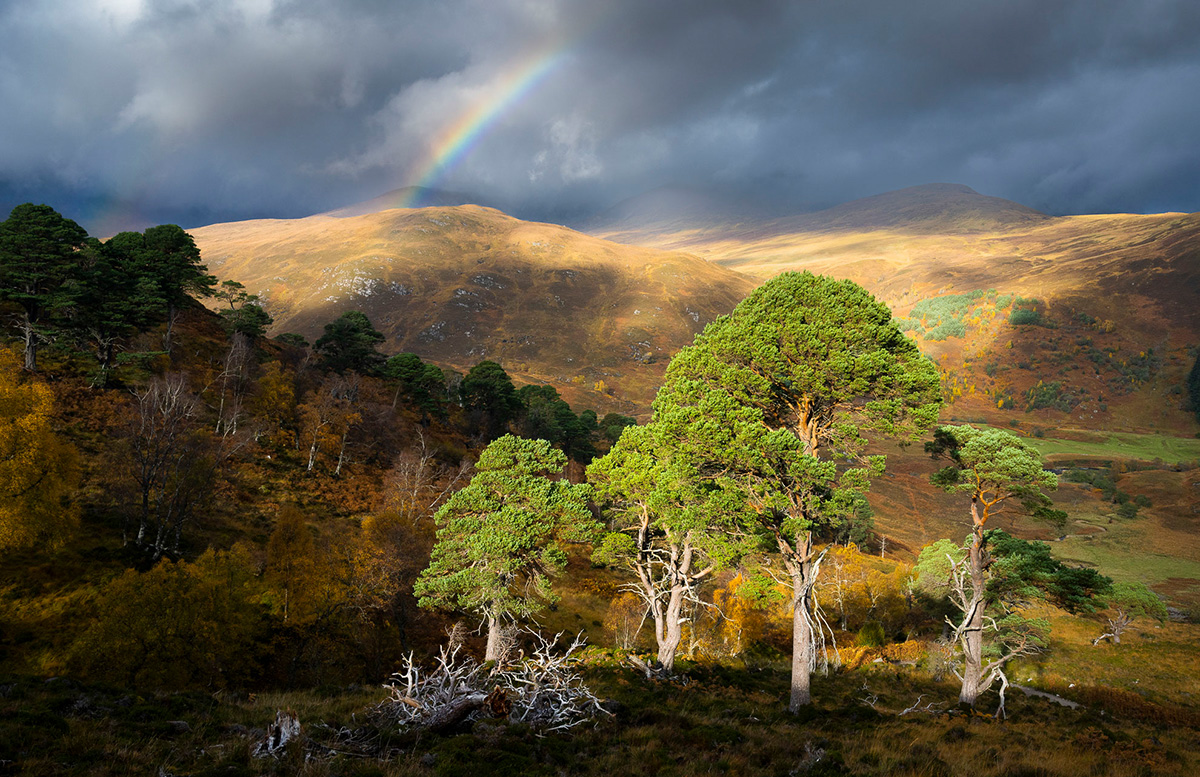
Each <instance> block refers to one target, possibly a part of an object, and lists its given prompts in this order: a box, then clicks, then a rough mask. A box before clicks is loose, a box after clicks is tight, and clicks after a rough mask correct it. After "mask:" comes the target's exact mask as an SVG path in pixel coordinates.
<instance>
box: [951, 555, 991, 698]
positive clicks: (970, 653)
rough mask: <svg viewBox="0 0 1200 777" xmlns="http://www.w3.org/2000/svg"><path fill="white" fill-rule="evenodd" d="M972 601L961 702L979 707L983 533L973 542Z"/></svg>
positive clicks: (981, 650)
mask: <svg viewBox="0 0 1200 777" xmlns="http://www.w3.org/2000/svg"><path fill="white" fill-rule="evenodd" d="M970 564H971V569H970V572H971V586H972V588H973V590H972V592H971V603H970V606H969V607H968V608H967V612H966V617H967V618H968V622H967V624H966V629H965V631H964V632H963V636H962V640H961V641H962V646H963V683H962V692H961V693H959V695H958V701H959V703H961V704H967V705H969V706H971V707H974V706H975V701H976V699H978V698H979V694H980V693H982V692H983V688H982V687H981V686H982V682H983V607H984V601H983V589H984V583H985V580H984V569H983V542H982V536H977V537H976V539H975V541H974V542H972V544H971V552H970Z"/></svg>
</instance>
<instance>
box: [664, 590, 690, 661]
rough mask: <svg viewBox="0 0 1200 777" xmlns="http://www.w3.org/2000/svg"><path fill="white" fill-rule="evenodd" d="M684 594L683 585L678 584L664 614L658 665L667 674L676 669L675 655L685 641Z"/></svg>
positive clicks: (672, 592)
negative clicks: (680, 644)
mask: <svg viewBox="0 0 1200 777" xmlns="http://www.w3.org/2000/svg"><path fill="white" fill-rule="evenodd" d="M683 594H684V590H683V585H682V584H678V583H677V584H676V585H675V586H674V587H673V588H672V589H671V594H670V599H668V600H667V609H666V612H665V613H663V630H662V635H663V636H662V639H661V640H659V643H658V663H660V664H662V666H663V670H664V671H666V672H671V671H673V670H674V669H675V655H676V654H677V653H678V652H679V643H680V642H682V641H683V617H682V615H683Z"/></svg>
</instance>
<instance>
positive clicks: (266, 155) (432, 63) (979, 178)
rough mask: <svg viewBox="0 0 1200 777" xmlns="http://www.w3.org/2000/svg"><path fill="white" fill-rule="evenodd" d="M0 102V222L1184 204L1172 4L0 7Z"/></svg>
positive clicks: (1187, 188)
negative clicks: (671, 201)
mask: <svg viewBox="0 0 1200 777" xmlns="http://www.w3.org/2000/svg"><path fill="white" fill-rule="evenodd" d="M0 106H2V108H0V215H3V214H7V212H8V210H9V209H10V208H11V207H12V206H14V205H16V204H19V203H21V202H26V201H33V202H45V203H46V204H49V205H51V206H53V207H55V208H56V209H58V210H59V211H60V212H62V213H63V214H64V215H67V216H68V217H71V218H74V219H76V220H77V221H79V222H80V223H81V224H82V225H83V226H85V227H86V228H88V229H89V231H91V232H92V233H93V234H101V235H102V234H105V233H108V234H111V233H112V232H114V231H117V230H118V229H122V228H142V227H145V226H147V225H151V224H156V223H178V224H180V225H182V226H184V227H195V226H201V225H203V224H207V223H213V222H219V221H230V220H239V219H248V218H263V217H270V218H290V217H298V216H304V215H309V214H312V213H316V212H321V211H324V210H329V209H333V208H337V207H340V206H343V205H348V204H350V203H353V202H357V201H361V200H365V199H369V198H371V197H374V196H376V195H379V194H382V193H383V192H386V191H388V190H391V189H395V188H399V187H402V186H407V185H415V184H420V185H425V186H430V187H434V188H440V189H445V190H450V191H457V192H464V193H468V194H469V195H471V197H472V198H474V199H476V200H478V201H480V202H483V203H486V204H491V205H495V206H497V207H501V208H502V209H504V210H506V211H507V212H510V213H512V214H514V215H517V216H520V217H523V218H538V219H543V220H552V221H563V222H571V221H573V220H579V219H581V218H584V217H586V216H587V215H589V214H592V213H595V212H598V211H602V210H603V209H605V208H607V207H610V206H612V205H614V204H615V203H617V202H619V201H621V200H623V199H625V198H628V197H632V196H635V195H638V194H641V193H643V192H646V191H649V190H652V189H655V188H657V187H662V186H685V187H691V188H694V189H699V190H701V191H704V192H713V193H719V194H720V195H721V196H726V197H731V198H735V199H736V200H737V201H739V202H742V203H746V204H750V205H752V206H754V207H759V206H761V207H762V208H763V209H764V211H765V210H767V209H775V210H777V211H779V210H782V211H788V210H791V211H803V210H812V209H816V208H820V207H825V206H829V205H833V204H836V203H839V202H843V201H846V200H850V199H854V198H857V197H863V196H869V195H872V194H878V193H881V192H885V191H889V190H893V189H898V188H902V187H905V186H913V185H919V184H924V183H934V182H948V183H961V184H966V185H968V186H971V187H973V188H974V189H976V190H977V191H979V192H981V193H984V194H989V195H994V196H1000V197H1006V198H1009V199H1012V200H1016V201H1018V202H1021V203H1023V204H1026V205H1029V206H1032V207H1035V208H1038V209H1040V210H1043V211H1045V212H1048V213H1053V214H1073V213H1101V212H1136V213H1149V212H1161V211H1168V210H1174V211H1185V212H1193V211H1200V142H1197V141H1198V139H1200V3H1197V2H1195V0H1106V1H1105V2H1102V3H1099V2H1096V1H1095V0H1053V1H1052V2H1050V1H1047V0H1003V1H1002V2H998V1H997V0H976V1H972V0H905V1H904V2H897V1H896V0H828V1H823V0H778V1H776V0H736V1H734V0H728V1H718V0H602V1H600V0H91V1H85V0H0Z"/></svg>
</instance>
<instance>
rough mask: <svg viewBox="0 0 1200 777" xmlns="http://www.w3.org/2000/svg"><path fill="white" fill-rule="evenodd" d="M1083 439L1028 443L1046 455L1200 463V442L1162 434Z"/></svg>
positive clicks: (1104, 435)
mask: <svg viewBox="0 0 1200 777" xmlns="http://www.w3.org/2000/svg"><path fill="white" fill-rule="evenodd" d="M1079 436H1080V437H1082V438H1083V439H1078V440H1065V439H1059V438H1054V437H1029V438H1028V439H1027V440H1026V442H1028V443H1029V444H1030V445H1032V446H1033V447H1034V448H1036V449H1037V451H1038V453H1040V454H1042V456H1047V457H1049V456H1069V457H1076V458H1096V459H1130V460H1135V461H1154V460H1155V459H1159V460H1161V461H1164V462H1166V463H1168V464H1179V463H1182V462H1192V461H1198V460H1200V440H1198V439H1195V438H1188V437H1169V436H1167V435H1162V434H1135V433H1133V432H1107V433H1106V432H1098V433H1095V434H1088V435H1079Z"/></svg>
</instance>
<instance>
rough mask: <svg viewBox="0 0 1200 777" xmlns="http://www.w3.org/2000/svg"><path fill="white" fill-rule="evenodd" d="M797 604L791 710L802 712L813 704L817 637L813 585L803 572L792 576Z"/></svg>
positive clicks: (794, 620) (793, 624) (793, 620)
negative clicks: (815, 635) (814, 619)
mask: <svg viewBox="0 0 1200 777" xmlns="http://www.w3.org/2000/svg"><path fill="white" fill-rule="evenodd" d="M792 585H793V586H794V589H793V590H795V592H796V593H795V601H796V606H795V608H794V610H793V613H792V692H791V696H790V697H789V699H788V712H792V713H795V712H799V711H800V708H801V707H804V706H807V705H809V704H812V665H813V650H814V649H815V640H814V639H813V629H812V626H813V623H812V618H811V609H812V586H811V585H806V584H805V581H804V579H803V575H796V576H794V577H793V578H792Z"/></svg>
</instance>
